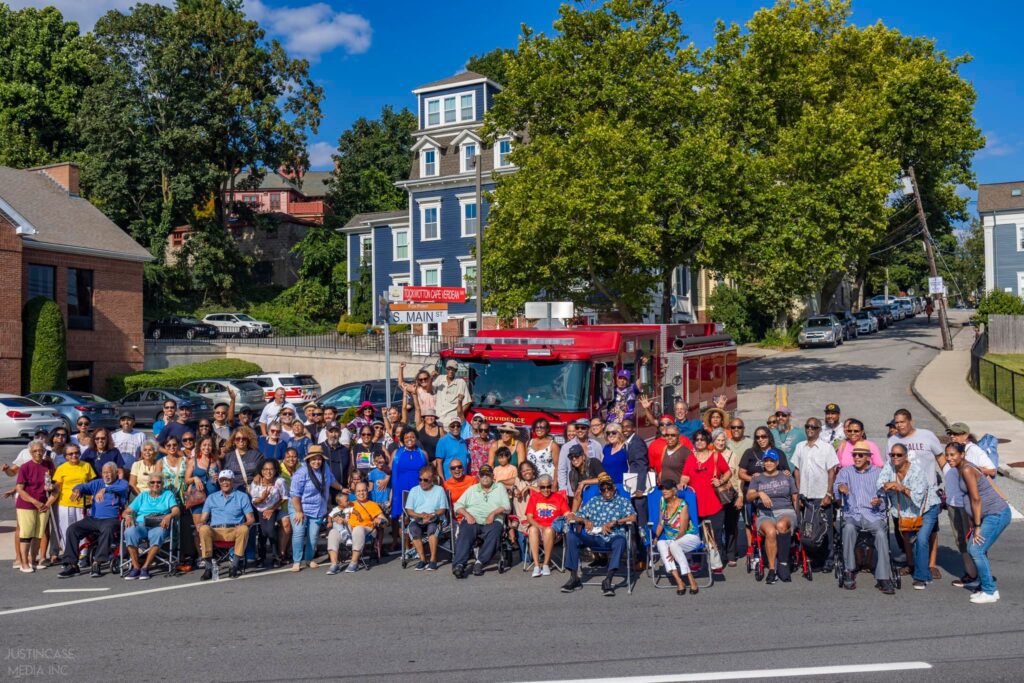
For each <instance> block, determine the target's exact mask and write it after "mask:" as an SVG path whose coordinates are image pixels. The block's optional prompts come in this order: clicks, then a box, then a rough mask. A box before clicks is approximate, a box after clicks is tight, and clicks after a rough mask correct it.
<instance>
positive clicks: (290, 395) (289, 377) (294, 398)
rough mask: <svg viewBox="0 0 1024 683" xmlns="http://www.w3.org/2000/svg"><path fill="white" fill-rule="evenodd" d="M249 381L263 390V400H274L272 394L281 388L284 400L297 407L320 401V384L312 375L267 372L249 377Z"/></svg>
mask: <svg viewBox="0 0 1024 683" xmlns="http://www.w3.org/2000/svg"><path fill="white" fill-rule="evenodd" d="M246 379H250V380H252V381H253V382H256V384H259V385H260V387H261V388H262V389H263V398H264V399H266V400H267V401H272V400H274V392H275V391H277V390H278V389H281V388H283V389H284V391H285V394H284V396H285V400H287V401H289V402H290V403H295V404H297V405H303V404H305V403H309V402H310V401H317V400H319V399H320V391H321V390H320V383H319V382H317V381H316V380H315V379H314V378H313V375H300V374H296V373H288V372H268V373H265V374H262V375H249V376H248V377H246Z"/></svg>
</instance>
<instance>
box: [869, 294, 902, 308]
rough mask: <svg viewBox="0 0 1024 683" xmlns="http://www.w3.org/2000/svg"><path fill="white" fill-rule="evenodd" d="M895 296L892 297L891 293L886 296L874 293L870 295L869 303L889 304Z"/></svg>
mask: <svg viewBox="0 0 1024 683" xmlns="http://www.w3.org/2000/svg"><path fill="white" fill-rule="evenodd" d="M895 298H896V297H894V296H893V295H891V294H890V295H889V296H888V297H887V296H885V295H884V294H876V295H875V296H873V297H871V302H870V303H871V305H872V306H883V305H885V304H891V303H892V301H893V299H895Z"/></svg>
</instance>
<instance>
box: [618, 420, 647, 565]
mask: <svg viewBox="0 0 1024 683" xmlns="http://www.w3.org/2000/svg"><path fill="white" fill-rule="evenodd" d="M622 433H623V434H625V435H626V462H627V464H628V467H629V470H628V472H629V473H630V474H635V475H636V491H634V492H633V497H632V501H631V502H632V503H633V508H634V509H635V510H636V521H637V527H636V528H637V537H636V538H634V539H633V547H634V548H635V549H636V552H637V569H638V570H639V569H643V568H646V567H640V564H641V563H642V562H643V560H642V559H641V549H642V548H643V547H644V546H643V542H642V541H641V539H640V537H639V530H640V529H645V528H647V472H648V471H650V469H651V464H650V460H649V459H648V457H647V443H646V442H645V441H644V440H643V439H642V438H641V437H640V436H639V435H638V434H637V433H636V423H635V422H634V421H633V420H632V419H629V418H627V419H625V420H623V421H622Z"/></svg>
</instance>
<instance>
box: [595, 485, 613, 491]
mask: <svg viewBox="0 0 1024 683" xmlns="http://www.w3.org/2000/svg"><path fill="white" fill-rule="evenodd" d="M598 490H600V491H614V490H615V487H614V486H599V487H598Z"/></svg>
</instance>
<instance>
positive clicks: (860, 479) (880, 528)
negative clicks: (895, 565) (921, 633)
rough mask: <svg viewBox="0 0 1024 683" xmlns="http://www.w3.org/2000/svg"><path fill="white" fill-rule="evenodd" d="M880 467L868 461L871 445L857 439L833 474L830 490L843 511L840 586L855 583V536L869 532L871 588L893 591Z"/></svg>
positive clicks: (889, 592) (855, 584)
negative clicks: (844, 463) (849, 459)
mask: <svg viewBox="0 0 1024 683" xmlns="http://www.w3.org/2000/svg"><path fill="white" fill-rule="evenodd" d="M881 471H882V468H880V467H876V466H874V465H872V464H871V449H870V448H869V447H868V445H867V443H865V442H863V441H861V442H859V443H857V444H856V445H855V446H854V447H853V464H852V465H848V466H846V467H843V468H842V469H840V470H839V474H837V475H836V481H835V484H834V486H833V490H834V492H835V493H836V494H838V495H839V496H840V497H841V498H840V502H841V507H842V511H843V526H842V529H840V534H841V538H842V541H843V555H842V562H843V587H844V588H846V589H847V590H853V589H855V588H856V587H857V580H856V579H857V574H856V572H857V559H856V549H857V537H858V536H859V535H860V534H861V533H862V532H867V533H870V534H871V535H872V536H873V537H874V544H875V558H876V560H875V567H874V573H875V588H877V589H878V590H880V591H882V592H883V593H884V594H886V595H894V594H895V593H896V589H895V588H894V587H893V583H892V565H891V564H890V562H889V526H888V524H887V523H886V519H885V515H886V511H885V506H884V505H883V504H882V503H883V501H882V494H881V492H880V491H879V489H878V475H879V473H880V472H881Z"/></svg>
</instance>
